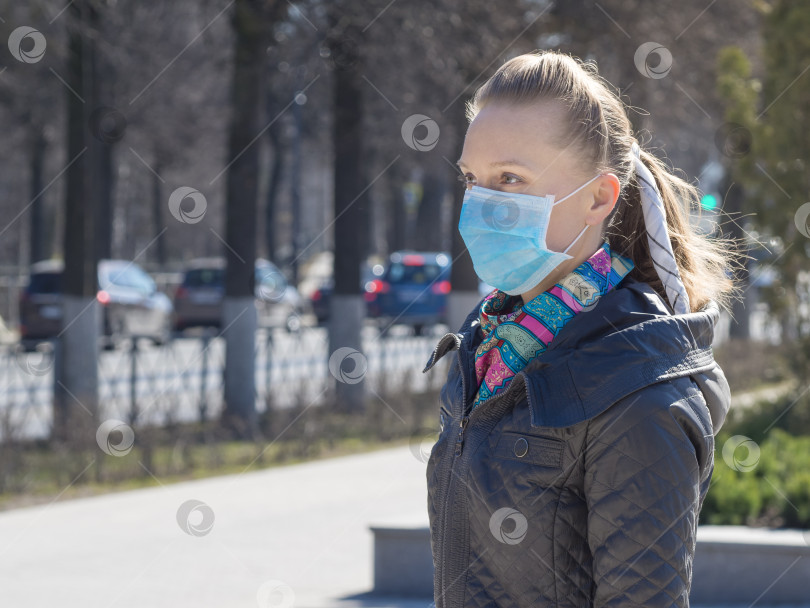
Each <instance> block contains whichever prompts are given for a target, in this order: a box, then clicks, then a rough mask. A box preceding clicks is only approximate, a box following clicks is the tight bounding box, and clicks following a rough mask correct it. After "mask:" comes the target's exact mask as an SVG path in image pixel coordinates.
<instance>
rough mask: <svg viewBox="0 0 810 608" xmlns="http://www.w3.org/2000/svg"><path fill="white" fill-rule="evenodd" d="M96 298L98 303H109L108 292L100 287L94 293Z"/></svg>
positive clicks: (104, 304)
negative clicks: (99, 289)
mask: <svg viewBox="0 0 810 608" xmlns="http://www.w3.org/2000/svg"><path fill="white" fill-rule="evenodd" d="M96 300H98V302H99V304H101V305H102V306H106V305H107V304H109V303H110V294H108V293H107V292H106V291H104V290H103V289H102V290H101V291H99V292H98V293H97V294H96Z"/></svg>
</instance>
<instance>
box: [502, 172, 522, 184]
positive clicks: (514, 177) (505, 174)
mask: <svg viewBox="0 0 810 608" xmlns="http://www.w3.org/2000/svg"><path fill="white" fill-rule="evenodd" d="M503 176H504V178H506V179H513V180H515V181H513V182H506V183H507V184H510V185H511V184H517V183H518V182H520V181H522V180H521V179H520V178H519V177H518V176H517V175H510V174H508V173H504V174H503Z"/></svg>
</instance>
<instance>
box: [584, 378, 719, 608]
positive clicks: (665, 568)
mask: <svg viewBox="0 0 810 608" xmlns="http://www.w3.org/2000/svg"><path fill="white" fill-rule="evenodd" d="M707 420H709V419H708V411H707V409H706V405H705V402H704V401H703V400H702V396H700V394H699V391H695V393H693V394H691V395H688V396H686V397H684V393H683V391H680V390H677V391H676V390H675V388H674V387H673V385H672V384H671V383H668V382H664V383H661V384H658V385H653V386H651V387H647V388H646V389H642V390H640V391H637V392H635V393H633V394H631V395H628V396H627V397H624V398H623V399H622V400H621V401H618V402H616V403H615V404H613V405H612V406H611V407H610V408H608V409H607V410H606V411H605V412H602V414H600V415H599V416H596V417H595V418H593V419H592V420H591V421H590V422H589V426H588V431H587V435H586V442H587V443H586V446H585V458H584V463H583V466H584V493H585V500H586V503H587V509H588V529H587V540H588V545H589V546H590V550H591V554H592V556H593V579H594V589H593V600H594V601H593V606H595V607H601V606H622V607H623V608H627V607H630V606H644V607H645V608H657V607H664V606H667V607H670V606H683V607H688V606H689V590H690V587H691V580H692V559H693V557H694V552H695V542H696V532H697V520H698V515H699V512H700V508H701V506H702V502H703V496H704V495H705V492H706V491H707V490H708V486H709V479H710V478H711V474H712V470H713V468H714V461H713V452H714V436H713V434H712V431H711V422H710V421H709V422H708V424H707Z"/></svg>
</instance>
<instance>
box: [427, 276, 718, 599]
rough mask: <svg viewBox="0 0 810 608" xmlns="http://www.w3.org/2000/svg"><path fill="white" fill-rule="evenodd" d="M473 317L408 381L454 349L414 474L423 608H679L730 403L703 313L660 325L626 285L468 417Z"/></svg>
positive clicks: (711, 308)
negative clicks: (419, 473) (419, 499)
mask: <svg viewBox="0 0 810 608" xmlns="http://www.w3.org/2000/svg"><path fill="white" fill-rule="evenodd" d="M480 303H481V302H479V306H480ZM477 313H478V307H476V308H475V309H473V310H472V311H471V312H470V314H469V316H468V317H467V320H466V321H465V322H464V324H463V326H462V328H461V330H460V332H459V333H448V334H445V335H444V336H442V338H441V339H440V340H439V342H438V344H437V345H436V349H435V350H434V352H433V354H432V355H431V357H430V359H429V360H428V363H427V365H426V367H425V370H424V371H425V372H427V371H428V370H429V369H430V368H431V367H433V365H434V364H435V363H436V361H438V360H439V359H440V358H441V357H442V356H444V355H445V354H447V353H448V352H450V351H452V350H456V353H455V356H456V360H455V361H453V362H451V365H450V369H449V373H448V376H447V381H446V383H445V385H444V387H443V388H442V393H441V404H440V408H439V418H440V426H441V433H440V435H439V439H438V441H437V442H436V443H435V444H434V446H433V448H432V450H431V453H430V458H429V460H428V465H427V486H428V514H429V520H430V538H431V549H432V551H433V562H434V566H435V577H434V601H435V604H436V608H462V607H471V608H483V607H487V608H492V607H498V608H518V607H520V608H523V607H525V608H528V607H530V606H531V607H534V608H537V607H542V606H566V607H568V606H570V607H583V606H622V607H624V608H627V607H631V606H644V607H645V608H654V607H659V606H660V607H663V606H689V589H690V584H691V579H692V560H693V556H694V552H695V536H696V527H697V521H698V513H699V512H700V508H701V506H702V505H703V499H704V497H705V495H706V491H707V490H708V488H709V483H710V480H711V476H712V472H713V470H714V435H715V434H716V433H717V431H718V430H719V429H720V427H721V425H722V424H723V420H724V419H725V416H726V413H727V411H728V408H729V404H730V394H729V388H728V383H727V382H726V379H725V376H724V375H723V372H722V370H721V369H720V368H719V367H718V365H717V363H716V362H715V361H714V357H713V355H712V350H711V343H712V338H713V335H714V326H715V324H716V322H717V320H718V315H719V311H718V308H717V306H716V304H714V303H711V304H709V305H708V306H707V307H705V308H704V309H703V310H701V311H699V312H695V313H690V314H686V315H677V316H674V315H672V313H671V311H670V309H669V308H668V307H667V305H665V304H664V302H663V301H662V299H661V298H660V297H659V296H658V295H657V294H656V293H655V292H654V291H653V290H652V289H651V288H650V287H649V286H648V285H647V284H646V283H641V282H638V281H636V280H634V279H632V278H630V277H628V278H626V279H625V280H623V281H622V282H621V283H620V284H619V285H618V286H617V287H616V288H615V289H614V290H612V291H611V292H609V293H608V294H606V295H605V296H603V297H602V298H601V299H600V300H599V301H598V303H597V304H596V306H595V307H594V308H593V309H591V310H589V311H583V312H580V313H579V314H577V315H576V316H575V317H574V318H573V319H571V320H570V321H569V322H568V323H567V324H566V325H565V326H564V327H563V328H562V330H561V331H560V333H559V334H558V335H557V336H556V337H555V338H554V339H553V340H552V342H551V344H550V345H549V348H548V349H547V350H546V351H545V352H544V353H543V354H542V355H541V356H539V357H537V358H536V359H534V360H533V361H532V362H531V363H530V364H529V365H528V366H527V367H526V368H525V369H524V370H523V371H522V372H520V373H518V374H517V375H516V376H515V378H514V379H513V380H512V381H511V383H510V384H509V386H508V388H507V389H506V390H505V391H503V392H502V393H499V394H496V395H495V396H493V397H490V398H489V399H488V400H487V401H484V402H483V403H482V404H480V405H479V406H478V407H476V408H475V410H474V411H472V413H471V414H470V405H471V403H472V400H473V398H474V394H475V390H476V383H475V371H474V367H473V358H474V354H475V348H476V347H477V346H478V345H479V344H480V343H481V341H482V339H483V335H482V333H481V330H480V327H479V323H478V319H477Z"/></svg>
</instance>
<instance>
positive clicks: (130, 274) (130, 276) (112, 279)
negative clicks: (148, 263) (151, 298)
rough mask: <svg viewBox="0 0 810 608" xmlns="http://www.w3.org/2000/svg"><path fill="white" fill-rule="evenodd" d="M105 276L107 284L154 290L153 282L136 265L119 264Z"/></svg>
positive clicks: (147, 291) (140, 289)
mask: <svg viewBox="0 0 810 608" xmlns="http://www.w3.org/2000/svg"><path fill="white" fill-rule="evenodd" d="M105 278H106V282H107V284H108V285H114V286H116V287H126V288H129V289H137V290H138V291H143V292H146V293H151V292H152V291H154V290H155V282H154V281H153V280H152V277H150V276H149V275H148V274H146V273H145V272H144V271H143V270H141V269H140V268H138V267H137V266H121V267H116V268H113V269H111V270H110V271H109V272H108V273H107V276H106V277H105Z"/></svg>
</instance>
